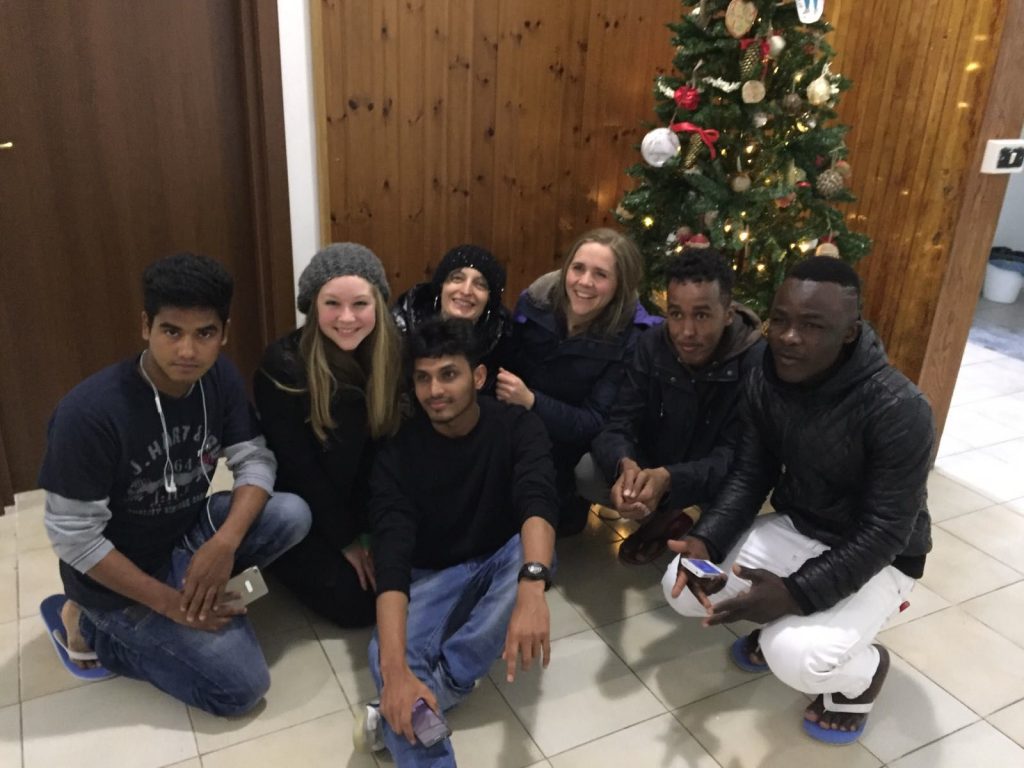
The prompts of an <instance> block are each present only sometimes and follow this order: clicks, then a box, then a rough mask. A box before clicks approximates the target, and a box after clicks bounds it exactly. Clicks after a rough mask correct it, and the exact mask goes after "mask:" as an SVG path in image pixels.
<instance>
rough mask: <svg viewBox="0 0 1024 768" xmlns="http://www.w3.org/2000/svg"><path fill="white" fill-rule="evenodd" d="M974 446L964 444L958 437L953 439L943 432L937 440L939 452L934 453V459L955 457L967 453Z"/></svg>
mask: <svg viewBox="0 0 1024 768" xmlns="http://www.w3.org/2000/svg"><path fill="white" fill-rule="evenodd" d="M973 447H974V446H972V445H970V444H968V443H965V442H964V441H963V440H961V439H960V438H958V437H953V436H952V435H950V434H947V433H945V432H943V433H942V439H941V440H939V450H938V451H937V452H936V454H935V455H936V458H940V459H941V458H942V457H943V456H955V455H956V454H958V453H964V452H965V451H969V450H971V449H972V448H973Z"/></svg>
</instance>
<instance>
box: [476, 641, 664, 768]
mask: <svg viewBox="0 0 1024 768" xmlns="http://www.w3.org/2000/svg"><path fill="white" fill-rule="evenodd" d="M491 680H492V682H494V683H495V685H496V686H497V688H498V690H499V691H500V692H501V695H502V696H504V697H505V700H506V701H508V703H509V704H510V705H511V707H512V709H513V710H515V713H516V715H517V717H518V718H519V720H520V722H522V723H523V725H525V726H526V729H527V731H529V733H530V735H531V736H532V737H533V740H534V741H535V742H536V743H537V745H538V746H539V747H540V748H541V750H543V752H544V754H545V755H548V756H550V755H555V754H558V753H559V752H564V751H565V750H567V749H571V748H573V747H577V746H579V745H580V744H584V743H586V742H588V741H592V740H594V739H596V738H599V737H601V736H604V735H606V734H608V733H609V732H611V731H613V730H615V729H617V728H624V727H626V726H629V725H633V724H634V723H638V722H641V721H643V720H647V719H649V718H651V717H654V716H655V715H659V714H662V713H664V712H665V708H664V707H663V706H662V705H661V704H660V703H659V702H658V700H657V699H656V698H655V697H654V695H653V694H652V693H651V692H650V691H648V690H647V688H645V687H644V685H643V683H641V682H640V680H639V679H638V678H637V677H636V676H635V675H634V674H633V673H632V672H631V671H630V670H629V669H628V668H627V667H626V665H625V664H623V663H622V661H621V660H620V659H619V658H618V657H617V656H616V655H615V654H614V653H612V650H611V649H610V648H609V647H608V646H607V645H605V644H604V643H603V642H602V641H601V638H599V637H598V636H597V635H596V634H595V633H594V632H592V631H590V632H581V633H579V634H576V635H573V636H572V637H566V638H563V639H561V640H556V641H555V642H553V643H552V644H551V665H550V666H549V667H548V668H547V669H546V670H543V671H541V670H538V669H534V670H531V671H530V672H527V673H520V675H519V676H518V677H517V678H516V681H515V682H514V683H506V682H505V664H504V662H502V661H499V662H497V663H496V664H495V666H494V667H493V668H492V669H491Z"/></svg>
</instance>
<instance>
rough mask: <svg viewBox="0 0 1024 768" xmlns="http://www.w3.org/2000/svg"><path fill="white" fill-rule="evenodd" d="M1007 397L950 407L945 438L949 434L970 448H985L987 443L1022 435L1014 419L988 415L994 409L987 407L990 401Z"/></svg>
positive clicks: (944, 431)
mask: <svg viewBox="0 0 1024 768" xmlns="http://www.w3.org/2000/svg"><path fill="white" fill-rule="evenodd" d="M1005 399H1006V398H1004V397H997V398H992V399H991V400H981V401H979V402H977V403H968V404H967V405H958V406H956V407H955V408H950V409H949V416H948V417H947V418H946V425H945V427H944V428H943V432H942V438H943V439H945V437H946V435H947V434H948V435H949V436H951V437H953V438H955V439H957V440H960V441H961V442H963V443H964V444H966V445H967V447H968V448H984V447H985V446H987V445H993V444H995V443H1001V442H1004V441H1006V440H1013V439H1014V438H1015V437H1020V435H1021V430H1020V425H1019V424H1017V423H1015V422H1014V420H1012V419H1008V418H1007V419H1003V418H994V417H992V416H988V415H986V414H988V413H991V411H992V409H991V408H987V407H986V406H988V405H989V403H992V402H994V401H996V400H1005Z"/></svg>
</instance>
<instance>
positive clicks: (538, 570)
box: [519, 563, 551, 592]
mask: <svg viewBox="0 0 1024 768" xmlns="http://www.w3.org/2000/svg"><path fill="white" fill-rule="evenodd" d="M523 579H526V580H527V581H543V582H544V591H545V592H547V591H548V590H549V589H551V570H550V569H549V568H548V567H547V566H546V565H544V564H543V563H523V567H522V568H520V569H519V581H522V580H523Z"/></svg>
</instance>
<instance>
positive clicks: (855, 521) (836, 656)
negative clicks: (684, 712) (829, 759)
mask: <svg viewBox="0 0 1024 768" xmlns="http://www.w3.org/2000/svg"><path fill="white" fill-rule="evenodd" d="M859 299H860V281H859V279H858V278H857V274H856V272H854V271H853V269H852V268H851V267H849V265H847V264H845V263H843V262H841V261H839V260H838V259H830V258H827V257H815V258H812V259H808V260H807V261H804V262H802V263H800V264H799V265H797V267H796V268H794V269H793V271H792V272H791V273H790V274H789V276H788V277H787V279H786V280H785V281H784V282H783V284H782V286H781V287H780V289H779V291H778V292H777V293H776V295H775V301H774V303H773V305H772V309H771V313H770V315H769V321H768V345H769V349H768V351H767V352H766V353H765V356H764V364H763V366H762V367H761V368H760V369H759V370H755V371H754V373H753V374H752V376H751V377H750V378H749V379H748V381H747V383H746V386H745V390H744V399H743V405H742V408H743V418H744V423H745V433H744V435H743V438H742V439H741V442H740V445H739V447H738V449H737V455H736V459H735V463H734V465H733V469H732V472H731V473H730V475H729V477H728V478H727V479H726V481H725V484H724V485H723V487H722V489H721V491H720V492H719V494H718V496H717V497H716V499H715V502H714V504H713V505H712V506H711V508H710V509H708V510H706V511H705V513H704V515H703V516H702V517H701V519H700V521H699V522H698V523H697V524H696V525H695V526H694V528H693V530H692V531H691V533H690V535H689V536H687V537H686V538H684V539H682V540H680V541H673V542H671V543H670V547H671V548H672V549H673V550H674V551H675V552H677V553H679V554H680V556H681V557H682V558H699V559H710V560H713V561H715V562H721V563H722V566H723V569H724V570H725V571H726V573H727V574H728V575H727V576H724V577H719V578H714V579H707V578H697V577H694V576H692V575H688V572H687V571H686V569H685V568H680V567H679V559H676V560H674V561H673V562H672V563H671V564H670V566H669V569H668V571H667V572H666V574H665V577H664V579H663V581H662V584H663V586H664V588H665V593H666V598H667V599H668V600H669V603H670V604H671V605H672V606H673V607H674V608H675V609H676V610H677V611H679V612H680V613H682V614H684V615H688V616H703V617H704V623H705V624H708V625H711V624H720V623H728V622H733V621H739V620H748V621H754V622H757V623H760V624H762V625H764V626H763V628H762V629H761V630H758V631H755V632H754V633H752V634H751V635H748V636H747V637H743V638H740V639H739V640H737V641H736V643H735V644H734V645H733V647H732V650H731V653H732V658H733V660H734V661H735V662H736V663H737V664H738V665H739V666H741V667H743V668H744V669H747V670H750V671H760V670H762V669H771V671H772V672H773V673H774V674H775V675H776V676H777V677H778V678H779V679H780V680H782V681H783V682H785V683H786V684H787V685H789V686H791V687H793V688H796V689H797V690H801V691H804V692H806V693H811V694H817V698H815V700H814V701H813V702H812V703H811V705H810V706H809V707H808V709H807V710H806V712H805V713H804V720H803V726H804V729H805V731H807V733H808V734H809V735H811V736H812V737H814V738H817V739H819V740H822V741H827V742H831V743H850V742H852V741H855V740H856V739H857V738H859V736H860V734H861V733H862V732H863V729H864V725H865V722H866V719H867V712H868V710H869V709H870V707H871V704H872V703H873V702H874V700H875V698H876V696H877V695H878V692H879V690H880V689H881V686H882V683H883V682H884V679H885V675H886V673H887V671H888V668H889V656H888V652H887V651H886V650H885V649H884V648H883V647H882V646H880V645H877V644H874V638H875V635H876V634H877V633H878V631H879V630H880V629H881V628H882V626H883V624H884V623H885V621H886V620H887V619H888V618H889V616H891V615H892V614H893V613H895V612H896V611H897V610H898V609H899V607H900V604H901V603H902V602H903V601H904V600H905V599H906V597H907V595H908V594H909V592H910V590H911V589H912V587H913V584H914V580H915V579H917V578H919V577H920V576H921V575H922V573H923V570H924V561H925V556H926V555H927V553H928V551H929V550H930V549H931V532H930V518H929V516H928V510H927V507H926V504H925V502H926V490H925V487H926V480H927V476H928V469H929V465H930V461H931V452H932V442H933V439H934V431H933V424H932V414H931V408H930V407H929V405H928V403H927V401H926V400H925V398H924V396H923V395H922V394H921V392H920V391H919V390H918V389H917V387H915V386H914V384H913V383H911V382H910V381H909V380H908V379H907V378H906V377H905V376H903V375H902V374H901V373H900V372H899V371H897V370H896V369H895V368H893V367H892V366H891V365H889V363H888V361H887V359H886V357H885V352H884V350H883V349H882V344H881V342H880V341H879V340H878V337H877V336H876V335H875V333H874V331H873V330H872V329H871V328H870V327H869V326H868V325H867V324H866V323H864V322H862V321H861V320H860V312H859ZM772 488H774V493H773V495H772V505H773V507H774V508H775V509H776V510H777V514H772V515H765V516H761V517H757V513H758V510H759V509H760V507H761V505H762V503H763V501H764V498H765V496H766V495H767V493H768V491H769V490H771V489H772Z"/></svg>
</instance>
